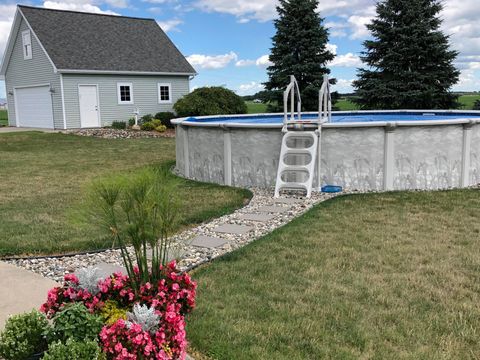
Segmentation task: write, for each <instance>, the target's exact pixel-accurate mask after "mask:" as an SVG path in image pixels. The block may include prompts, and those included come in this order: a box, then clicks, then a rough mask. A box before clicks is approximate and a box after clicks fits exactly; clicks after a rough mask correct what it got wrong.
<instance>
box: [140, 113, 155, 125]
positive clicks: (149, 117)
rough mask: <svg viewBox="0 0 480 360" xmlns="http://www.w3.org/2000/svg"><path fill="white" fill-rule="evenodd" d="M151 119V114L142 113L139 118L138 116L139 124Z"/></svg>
mask: <svg viewBox="0 0 480 360" xmlns="http://www.w3.org/2000/svg"><path fill="white" fill-rule="evenodd" d="M152 120H153V115H152V114H147V115H143V116H142V117H141V118H140V121H139V123H140V124H143V123H146V122H150V121H152Z"/></svg>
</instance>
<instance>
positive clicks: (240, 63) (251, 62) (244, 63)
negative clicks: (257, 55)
mask: <svg viewBox="0 0 480 360" xmlns="http://www.w3.org/2000/svg"><path fill="white" fill-rule="evenodd" d="M251 65H255V60H238V61H237V62H236V63H235V66H238V67H245V66H251Z"/></svg>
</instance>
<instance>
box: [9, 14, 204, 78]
mask: <svg viewBox="0 0 480 360" xmlns="http://www.w3.org/2000/svg"><path fill="white" fill-rule="evenodd" d="M18 9H19V11H20V13H21V14H22V15H23V17H24V18H25V20H26V21H27V23H28V24H29V26H30V28H31V29H32V31H33V32H34V34H35V36H36V37H37V38H38V40H39V42H40V43H41V45H42V46H43V47H44V49H45V52H46V53H47V54H48V57H49V58H50V59H51V60H52V62H53V64H54V66H55V67H56V69H58V71H59V72H68V71H75V72H95V73H97V72H98V73H117V72H118V73H130V72H132V73H165V74H169V73H170V74H185V75H193V74H195V73H196V72H195V69H194V68H193V67H192V66H191V65H190V64H189V63H188V61H187V60H186V59H185V57H184V56H183V55H182V53H180V51H179V50H178V49H177V47H176V46H175V45H174V44H173V43H172V41H171V40H170V39H169V38H168V36H167V35H166V34H165V33H164V32H163V30H162V29H161V28H160V26H159V25H158V24H157V22H156V21H155V20H154V19H142V18H133V17H126V16H115V15H103V14H91V13H82V12H75V11H65V10H52V9H45V8H36V7H30V6H23V5H19V6H18ZM5 60H6V59H5Z"/></svg>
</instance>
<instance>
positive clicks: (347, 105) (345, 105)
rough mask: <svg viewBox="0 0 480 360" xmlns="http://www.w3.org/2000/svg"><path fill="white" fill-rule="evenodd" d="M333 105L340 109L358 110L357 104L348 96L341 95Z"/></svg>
mask: <svg viewBox="0 0 480 360" xmlns="http://www.w3.org/2000/svg"><path fill="white" fill-rule="evenodd" d="M335 106H336V107H337V108H338V110H340V111H350V110H359V108H358V106H357V105H355V104H354V103H353V102H352V100H350V99H349V98H348V97H341V98H340V99H339V100H338V101H337V103H336V104H335Z"/></svg>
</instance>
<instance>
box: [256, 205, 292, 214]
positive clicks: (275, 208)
mask: <svg viewBox="0 0 480 360" xmlns="http://www.w3.org/2000/svg"><path fill="white" fill-rule="evenodd" d="M259 210H260V211H264V212H268V213H284V212H287V211H288V210H290V208H288V207H283V206H262V207H261V208H260V209H259Z"/></svg>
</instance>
